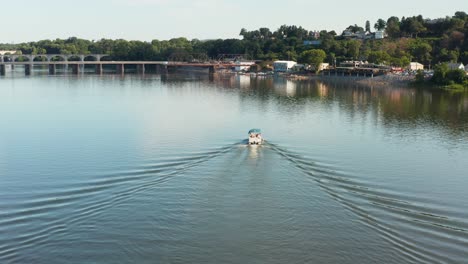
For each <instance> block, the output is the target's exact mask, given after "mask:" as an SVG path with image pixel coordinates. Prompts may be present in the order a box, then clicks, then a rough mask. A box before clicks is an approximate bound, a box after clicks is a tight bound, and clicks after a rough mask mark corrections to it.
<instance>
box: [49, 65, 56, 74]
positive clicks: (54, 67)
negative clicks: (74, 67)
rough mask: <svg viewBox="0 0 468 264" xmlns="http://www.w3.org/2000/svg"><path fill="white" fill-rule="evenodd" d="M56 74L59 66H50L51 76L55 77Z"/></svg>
mask: <svg viewBox="0 0 468 264" xmlns="http://www.w3.org/2000/svg"><path fill="white" fill-rule="evenodd" d="M55 73H57V65H56V64H49V74H50V75H54V74H55Z"/></svg>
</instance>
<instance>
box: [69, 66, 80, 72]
mask: <svg viewBox="0 0 468 264" xmlns="http://www.w3.org/2000/svg"><path fill="white" fill-rule="evenodd" d="M70 67H71V68H72V73H73V74H79V73H80V67H79V65H78V64H71V65H70Z"/></svg>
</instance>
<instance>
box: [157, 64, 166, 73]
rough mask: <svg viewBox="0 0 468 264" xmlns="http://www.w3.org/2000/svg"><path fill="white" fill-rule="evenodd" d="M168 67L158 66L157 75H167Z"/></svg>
mask: <svg viewBox="0 0 468 264" xmlns="http://www.w3.org/2000/svg"><path fill="white" fill-rule="evenodd" d="M167 72H168V70H167V65H156V73H157V74H167Z"/></svg>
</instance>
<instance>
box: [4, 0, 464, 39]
mask: <svg viewBox="0 0 468 264" xmlns="http://www.w3.org/2000/svg"><path fill="white" fill-rule="evenodd" d="M338 3H339V4H338ZM0 6H1V10H2V16H1V21H2V23H1V24H0V42H1V43H12V42H13V43H18V42H24V41H35V40H41V39H56V38H68V37H70V36H76V37H79V38H85V39H90V40H91V39H101V38H112V39H116V38H124V39H128V40H148V41H149V40H152V39H170V38H174V37H181V36H184V37H187V38H189V39H192V38H198V39H213V38H238V37H239V32H240V30H241V28H246V29H248V30H253V29H257V28H259V27H268V28H270V29H272V30H276V29H277V28H278V27H279V26H280V25H283V24H287V25H298V26H303V27H304V28H306V29H308V30H322V29H326V30H336V31H337V32H339V33H341V31H342V30H343V29H344V28H346V27H347V26H348V25H350V24H358V25H360V26H362V27H364V25H365V21H366V20H369V21H370V22H371V24H372V25H373V24H374V23H375V21H376V20H377V19H379V18H383V19H385V20H386V19H387V18H388V17H390V16H393V15H396V16H398V17H400V18H401V17H402V16H413V15H419V14H421V15H423V16H424V17H428V18H439V17H445V16H447V15H449V16H452V15H453V14H454V13H455V11H465V12H468V0H447V1H434V0H393V1H371V0H355V1H337V0H335V1H332V0H329V1H318V0H283V1H276V0H270V1H267V0H255V1H254V0H236V1H234V0H232V1H231V0H16V1H9V0H8V1H7V0H5V1H2V3H1V4H0Z"/></svg>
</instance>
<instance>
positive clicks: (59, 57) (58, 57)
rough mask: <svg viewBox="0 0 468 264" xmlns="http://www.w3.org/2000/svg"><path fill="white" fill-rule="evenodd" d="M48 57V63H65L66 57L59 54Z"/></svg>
mask: <svg viewBox="0 0 468 264" xmlns="http://www.w3.org/2000/svg"><path fill="white" fill-rule="evenodd" d="M48 57H49V61H67V57H65V56H63V55H60V54H54V55H49V56H48Z"/></svg>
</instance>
